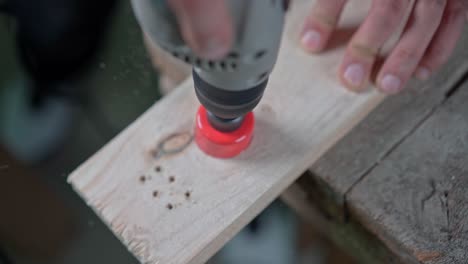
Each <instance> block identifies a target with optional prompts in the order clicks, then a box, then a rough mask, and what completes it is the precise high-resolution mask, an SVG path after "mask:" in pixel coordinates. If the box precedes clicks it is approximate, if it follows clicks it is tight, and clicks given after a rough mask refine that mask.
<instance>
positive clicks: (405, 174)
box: [348, 82, 468, 264]
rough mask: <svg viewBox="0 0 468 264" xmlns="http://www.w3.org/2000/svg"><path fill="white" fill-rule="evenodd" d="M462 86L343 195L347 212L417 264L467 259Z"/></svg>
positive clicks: (466, 115) (467, 155)
mask: <svg viewBox="0 0 468 264" xmlns="http://www.w3.org/2000/svg"><path fill="white" fill-rule="evenodd" d="M467 101H468V82H467V83H465V84H464V85H463V86H462V87H461V88H460V89H459V90H458V92H456V93H455V94H454V95H453V96H452V97H450V99H449V100H448V101H447V102H446V103H444V105H443V106H441V107H440V108H439V109H438V110H437V111H436V113H435V114H434V115H432V116H431V117H430V118H428V119H427V120H425V121H424V122H423V123H422V124H421V125H420V126H419V127H418V128H417V130H416V131H415V132H414V133H413V134H412V135H411V136H409V137H408V138H406V139H405V140H404V141H403V142H402V143H401V144H400V145H399V147H398V148H396V149H395V150H393V151H392V153H391V154H390V155H389V156H388V157H387V158H386V159H385V160H384V161H382V163H381V164H380V165H379V166H377V167H376V168H375V169H374V170H372V171H371V172H370V173H369V175H367V176H366V177H365V178H364V179H363V180H362V181H361V182H360V183H359V184H358V185H356V187H354V188H353V189H352V190H351V191H350V193H349V195H348V199H349V203H348V204H349V205H350V210H351V212H352V213H353V214H354V215H356V217H358V218H359V219H361V221H363V222H366V224H367V225H368V226H369V228H370V229H371V230H372V231H373V232H374V233H376V234H377V235H378V236H379V237H380V238H381V239H382V240H384V241H386V242H387V244H388V246H389V247H390V248H393V249H394V250H397V251H398V250H400V251H404V252H407V255H408V256H411V257H412V259H413V260H414V262H415V263H416V262H419V263H444V264H445V263H454V264H456V263H460V264H461V263H466V261H467V259H468V251H467V248H468V240H467V237H468V192H467V191H466V190H467V189H468V108H467V107H466V102H467Z"/></svg>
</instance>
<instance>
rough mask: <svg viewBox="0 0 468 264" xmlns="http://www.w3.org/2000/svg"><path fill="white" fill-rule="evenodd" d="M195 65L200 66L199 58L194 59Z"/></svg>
mask: <svg viewBox="0 0 468 264" xmlns="http://www.w3.org/2000/svg"><path fill="white" fill-rule="evenodd" d="M195 65H196V66H197V67H200V66H201V59H200V58H197V59H196V60H195Z"/></svg>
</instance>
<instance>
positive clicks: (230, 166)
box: [69, 0, 384, 263]
mask: <svg viewBox="0 0 468 264" xmlns="http://www.w3.org/2000/svg"><path fill="white" fill-rule="evenodd" d="M365 2H366V3H364V1H359V3H356V2H351V3H350V5H349V6H348V9H347V11H346V12H345V15H344V24H345V26H346V27H351V26H353V25H356V24H357V23H358V22H360V21H361V20H362V18H363V17H364V14H365V12H366V8H364V6H365V5H367V4H368V2H369V1H365ZM312 3H313V1H305V0H303V1H294V4H293V6H292V10H291V11H290V12H289V14H288V23H287V30H286V32H285V34H284V39H283V46H282V49H281V53H280V58H279V61H278V65H277V67H276V68H275V71H274V73H273V75H272V76H271V79H270V84H269V86H268V88H267V91H266V93H265V96H264V98H263V100H262V102H261V103H260V105H259V106H258V107H257V108H256V110H255V114H256V118H257V121H256V128H255V137H254V140H253V142H252V145H251V146H250V148H249V149H248V150H247V151H245V152H244V153H243V154H241V155H240V156H239V157H237V158H234V159H230V160H220V159H214V158H210V157H207V156H206V155H204V154H203V153H202V152H201V151H200V150H199V149H198V148H197V146H196V145H195V144H194V143H193V142H192V141H191V139H192V137H191V135H192V127H193V117H194V114H195V111H196V109H197V107H198V102H197V100H196V98H195V96H194V92H193V87H192V82H191V81H190V80H189V81H187V82H185V83H183V84H182V85H181V86H180V87H179V88H177V89H176V90H175V91H174V92H173V93H171V94H169V95H168V96H166V97H165V98H164V99H162V100H161V101H160V102H158V103H156V104H155V105H154V106H153V107H152V108H150V109H149V110H148V111H147V112H146V113H145V114H143V115H142V116H141V117H140V118H139V119H138V120H137V121H135V122H134V123H133V124H132V125H130V126H129V127H128V128H127V129H126V130H125V131H123V132H122V133H121V134H120V135H119V136H117V137H116V138H115V139H113V140H112V141H111V142H110V143H108V144H107V145H106V146H105V147H104V148H103V149H101V150H100V151H99V152H98V153H96V154H95V155H94V156H93V157H91V158H90V159H89V160H88V161H87V162H85V163H84V164H83V165H82V166H80V167H79V168H78V169H77V170H76V171H75V172H73V173H72V174H71V175H70V177H69V182H70V183H71V184H72V185H73V187H74V188H75V190H76V191H77V192H78V193H79V194H80V195H81V196H82V197H83V199H84V200H85V201H86V202H87V203H88V204H89V205H90V206H91V207H92V208H93V209H94V210H95V211H96V212H97V213H98V214H99V215H100V217H101V218H102V219H103V221H105V222H106V223H107V224H108V225H109V227H110V228H111V229H112V231H113V232H114V233H115V234H116V235H117V237H119V239H121V240H122V242H123V243H124V244H125V245H126V246H127V247H128V249H129V250H130V251H131V252H132V253H133V254H135V256H136V257H137V258H138V259H139V260H140V261H141V262H142V263H202V262H204V261H206V260H207V259H208V258H209V257H210V256H211V255H213V254H214V253H215V252H216V251H217V250H218V249H219V248H220V247H221V246H222V245H223V244H224V243H225V242H226V241H228V240H229V239H230V238H232V236H233V235H234V234H235V233H236V232H238V231H239V230H240V229H241V228H242V227H243V226H244V225H245V224H247V223H248V221H250V220H251V219H252V218H253V217H254V216H255V215H257V214H258V213H259V212H260V211H261V210H262V209H264V208H265V207H266V206H267V205H268V204H269V203H270V202H271V201H272V200H273V199H275V198H276V197H277V196H278V195H279V194H280V193H281V192H282V191H283V190H284V189H285V188H287V186H289V185H290V184H291V183H292V182H293V181H294V180H295V179H296V178H297V177H298V176H299V175H300V174H301V173H302V172H303V171H304V170H306V169H307V167H308V166H310V164H311V163H313V162H314V161H316V160H317V159H318V158H319V157H320V156H321V155H322V154H323V153H324V152H325V151H326V150H327V149H328V148H330V147H331V146H332V145H333V144H334V143H335V142H336V141H337V140H338V139H340V138H341V137H342V136H343V135H344V134H346V133H347V132H348V131H349V130H350V129H351V128H352V127H353V126H354V125H355V124H356V123H358V122H359V121H360V120H361V119H362V118H364V117H365V116H366V115H367V114H368V113H369V112H370V111H371V110H372V109H373V108H374V107H375V106H376V105H377V104H378V103H379V102H381V101H382V100H383V98H384V96H383V95H381V94H379V93H378V92H376V91H375V90H372V91H370V92H368V93H366V94H361V95H356V94H353V93H350V92H348V91H346V90H345V89H343V87H341V85H340V84H339V83H338V81H337V79H336V78H335V76H336V70H337V67H338V64H339V61H340V59H341V56H342V54H343V50H342V48H337V47H336V45H335V46H334V48H333V49H331V50H329V51H327V52H326V53H325V54H323V55H321V56H319V57H313V56H309V55H308V54H306V53H305V52H304V51H303V50H302V49H300V48H299V47H298V44H297V39H298V33H299V32H298V31H299V29H300V24H301V23H302V21H303V20H304V18H305V16H306V14H307V11H308V9H309V7H310V6H311V4H312ZM171 179H173V180H171ZM187 196H188V197H187Z"/></svg>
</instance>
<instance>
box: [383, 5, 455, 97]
mask: <svg viewBox="0 0 468 264" xmlns="http://www.w3.org/2000/svg"><path fill="white" fill-rule="evenodd" d="M446 3H447V1H446V0H419V1H417V2H416V4H415V7H414V10H413V13H412V14H411V16H410V19H409V21H408V24H407V25H406V28H405V31H404V32H403V35H402V37H401V39H400V41H399V42H398V44H397V45H396V47H395V48H394V50H393V51H392V52H391V54H390V56H389V57H388V58H387V60H386V61H385V63H384V65H383V66H382V69H381V71H380V72H379V74H378V76H377V87H378V88H379V89H380V90H382V91H383V92H385V93H388V94H394V93H397V92H399V91H400V90H402V89H403V87H404V85H405V84H406V82H407V81H408V80H409V79H410V77H411V76H412V75H413V73H414V71H415V70H416V67H417V66H418V64H419V62H420V60H421V58H422V57H423V55H424V53H425V51H426V49H427V47H428V46H429V43H430V42H431V40H432V38H433V36H434V34H435V32H436V30H437V28H438V27H439V24H440V22H441V19H442V15H443V13H444V10H445V6H446Z"/></svg>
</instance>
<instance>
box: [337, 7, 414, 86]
mask: <svg viewBox="0 0 468 264" xmlns="http://www.w3.org/2000/svg"><path fill="white" fill-rule="evenodd" d="M408 5H409V1H407V0H375V1H374V2H373V3H372V6H371V9H370V11H369V14H368V16H367V17H366V19H365V20H364V22H363V24H362V25H361V26H360V28H359V29H358V31H357V32H356V34H355V35H354V36H353V38H352V39H351V42H350V44H349V45H348V47H347V49H346V54H345V56H344V58H343V61H342V64H341V66H340V70H339V76H340V79H341V82H342V83H343V84H344V85H345V86H346V87H347V88H349V89H351V90H354V91H360V90H362V89H363V88H365V87H366V86H367V83H368V81H369V78H370V74H371V72H372V67H373V66H374V63H375V60H376V57H377V55H378V52H379V49H380V48H381V47H382V46H383V45H384V44H385V42H386V41H387V40H388V39H389V38H390V37H391V36H392V34H393V33H394V32H395V31H396V29H397V28H398V26H399V24H400V22H401V20H402V19H403V17H404V15H405V10H406V8H408Z"/></svg>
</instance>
